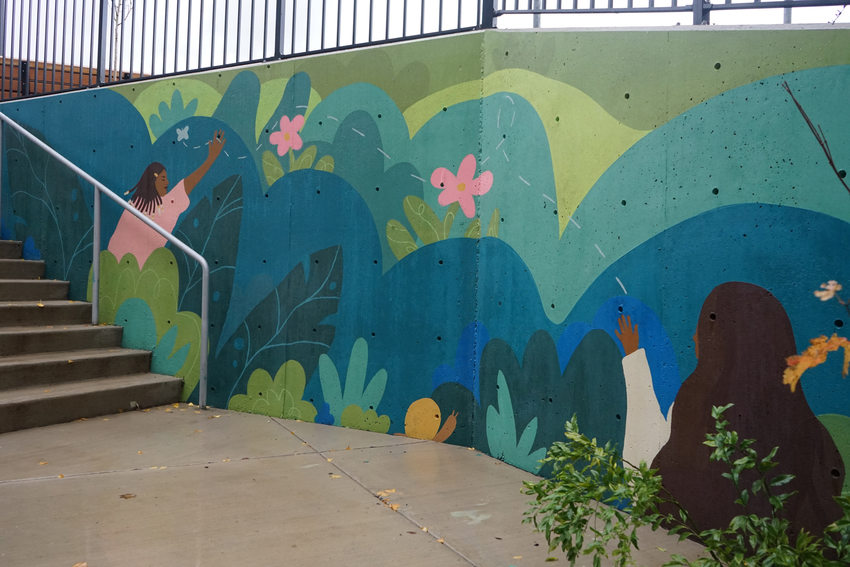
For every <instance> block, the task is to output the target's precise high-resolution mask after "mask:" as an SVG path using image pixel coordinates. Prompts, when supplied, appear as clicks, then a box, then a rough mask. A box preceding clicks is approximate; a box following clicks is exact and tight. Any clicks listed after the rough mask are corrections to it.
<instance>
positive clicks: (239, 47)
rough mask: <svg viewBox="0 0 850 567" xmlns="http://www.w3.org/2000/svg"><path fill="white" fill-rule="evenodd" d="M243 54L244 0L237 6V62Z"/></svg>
mask: <svg viewBox="0 0 850 567" xmlns="http://www.w3.org/2000/svg"><path fill="white" fill-rule="evenodd" d="M241 54H242V0H239V3H238V4H237V5H236V62H239V61H240V57H241Z"/></svg>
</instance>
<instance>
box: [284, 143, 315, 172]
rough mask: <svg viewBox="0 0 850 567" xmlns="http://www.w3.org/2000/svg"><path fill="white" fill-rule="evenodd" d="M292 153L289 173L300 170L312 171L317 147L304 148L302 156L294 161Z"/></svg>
mask: <svg viewBox="0 0 850 567" xmlns="http://www.w3.org/2000/svg"><path fill="white" fill-rule="evenodd" d="M292 155H293V154H292V153H290V154H289V156H290V157H289V161H290V166H289V171H296V170H299V169H310V168H311V167H312V166H313V162H314V161H316V146H309V147H306V148H304V151H303V152H301V155H299V156H298V158H296V159H295V160H294V161H293V158H292Z"/></svg>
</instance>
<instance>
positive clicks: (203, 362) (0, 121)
mask: <svg viewBox="0 0 850 567" xmlns="http://www.w3.org/2000/svg"><path fill="white" fill-rule="evenodd" d="M5 125H8V126H9V127H10V128H12V129H13V130H15V131H17V132H18V133H19V134H20V135H21V136H23V137H24V138H26V139H28V140H29V141H30V142H31V143H33V144H34V145H36V146H37V147H39V148H41V149H42V150H44V151H45V152H47V155H49V156H51V157H53V158H54V159H55V160H56V161H58V162H59V163H61V164H62V165H64V166H65V167H67V168H68V169H70V170H71V171H73V172H74V173H76V174H77V175H79V176H80V177H81V178H82V179H83V180H84V181H87V182H89V183H91V185H92V187H94V190H95V194H94V226H93V228H92V233H93V234H92V237H93V244H92V254H93V258H92V299H93V300H94V301H92V318H93V321H92V322H93V323H94V324H97V323H98V319H99V315H98V299H99V295H100V294H99V276H100V194H101V193H103V194H104V195H106V196H107V197H108V198H109V199H110V200H112V201H113V202H115V203H116V204H118V205H119V206H121V207H122V208H123V209H124V210H125V211H128V212H129V213H130V214H132V215H133V216H134V217H136V218H137V219H139V221H141V222H142V223H143V224H145V225H147V226H148V227H149V228H150V229H151V230H153V231H155V232H156V233H157V234H159V235H160V236H162V237H163V238H165V239H166V240H167V241H168V242H170V243H171V244H173V245H174V246H176V247H177V248H178V249H179V250H181V251H182V252H183V253H184V254H186V255H187V256H189V257H190V258H192V259H193V260H195V261H196V262H198V264H200V265H201V274H202V276H201V339H200V340H201V345H200V349H199V350H200V353H199V356H200V361H199V369H198V370H199V376H198V405H199V406H200V407H201V409H206V406H207V367H208V365H207V357H208V356H209V345H208V344H207V343H208V341H209V305H210V299H209V297H210V265H209V264H208V263H207V261H206V260H205V259H204V257H203V256H201V255H200V254H199V253H198V252H196V251H195V250H193V249H192V248H190V247H189V245H187V244H186V243H185V242H183V241H182V240H180V239H179V238H177V237H176V236H174V235H173V234H171V232H169V231H167V230H165V229H164V228H162V227H161V226H159V225H158V224H156V223H155V222H154V221H152V220H151V219H150V218H149V217H147V216H146V215H144V214H143V213H141V212H139V210H138V209H136V208H135V207H134V206H133V205H131V204H130V203H128V202H127V201H125V200H124V199H122V198H121V197H120V196H118V195H117V194H116V193H114V192H113V191H110V190H109V188H108V187H107V186H106V185H104V184H103V183H101V182H100V181H98V180H97V179H95V178H94V177H92V176H91V175H89V174H88V173H86V172H85V171H83V170H82V169H81V168H80V167H79V166H77V165H75V164H74V163H73V162H71V161H70V160H69V159H68V158H66V157H65V156H63V155H62V154H60V153H59V152H57V151H56V150H54V149H53V148H51V147H50V146H48V145H47V144H46V143H44V142H43V141H41V140H39V139H38V138H36V137H35V136H33V135H32V134H31V133H30V132H27V131H26V129H25V128H24V127H23V126H21V125H20V124H18V123H17V122H15V121H14V120H12V119H11V118H9V117H8V116H6V115H5V114H3V113H2V112H0V134H2V127H3V126H5ZM2 155H3V154H2V146H0V163H2V159H1V158H2ZM1 174H2V169H0V180H2V175H1ZM0 189H2V187H1V186H0Z"/></svg>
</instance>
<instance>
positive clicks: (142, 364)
mask: <svg viewBox="0 0 850 567" xmlns="http://www.w3.org/2000/svg"><path fill="white" fill-rule="evenodd" d="M150 361H151V353H150V351H146V350H133V349H124V348H101V349H87V350H73V351H61V352H47V353H36V354H18V355H14V356H4V357H2V358H0V390H8V389H12V388H23V387H27V386H38V385H42V384H58V383H66V382H71V381H74V380H88V379H90V378H101V377H105V376H118V375H121V374H140V373H144V372H149V371H150V368H151V366H150V364H151V362H150Z"/></svg>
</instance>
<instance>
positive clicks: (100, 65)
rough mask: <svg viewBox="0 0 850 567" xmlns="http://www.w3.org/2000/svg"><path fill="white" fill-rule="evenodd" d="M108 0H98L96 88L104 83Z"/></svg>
mask: <svg viewBox="0 0 850 567" xmlns="http://www.w3.org/2000/svg"><path fill="white" fill-rule="evenodd" d="M108 12H109V0H100V37H99V38H98V42H97V84H98V86H100V85H103V84H105V83H106V45H105V42H106V41H107V37H106V36H107V32H106V30H107V25H108V22H109V19H110V18H109V17H108V16H107V13H108Z"/></svg>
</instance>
